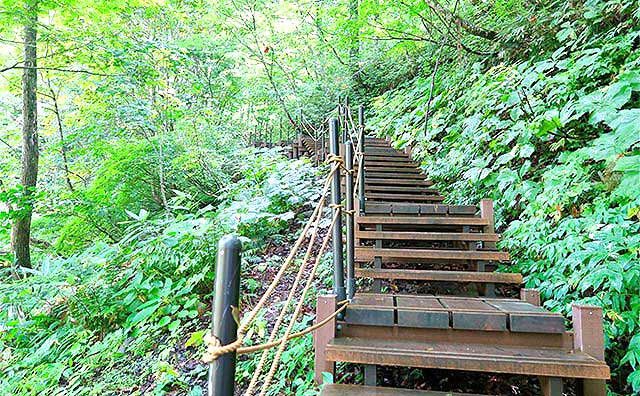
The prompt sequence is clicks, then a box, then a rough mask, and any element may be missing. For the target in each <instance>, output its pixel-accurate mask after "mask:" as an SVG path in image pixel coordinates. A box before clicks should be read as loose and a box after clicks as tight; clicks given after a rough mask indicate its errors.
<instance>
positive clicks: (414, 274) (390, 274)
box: [355, 267, 522, 284]
mask: <svg viewBox="0 0 640 396" xmlns="http://www.w3.org/2000/svg"><path fill="white" fill-rule="evenodd" d="M355 275H356V278H373V279H402V280H421V281H429V282H463V283H504V284H521V283H522V275H520V274H511V273H502V272H474V271H431V270H411V269H379V268H378V269H376V268H359V267H357V268H355Z"/></svg>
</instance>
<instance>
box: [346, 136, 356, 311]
mask: <svg viewBox="0 0 640 396" xmlns="http://www.w3.org/2000/svg"><path fill="white" fill-rule="evenodd" d="M344 166H345V168H346V169H347V175H346V176H345V178H346V180H345V183H346V188H345V192H344V195H345V209H346V215H347V217H346V221H347V280H346V282H347V298H348V299H349V300H351V299H352V298H353V295H354V294H355V291H356V280H355V269H354V265H355V231H354V224H355V220H354V215H355V213H354V212H353V142H352V141H351V140H349V141H347V142H346V143H345V144H344Z"/></svg>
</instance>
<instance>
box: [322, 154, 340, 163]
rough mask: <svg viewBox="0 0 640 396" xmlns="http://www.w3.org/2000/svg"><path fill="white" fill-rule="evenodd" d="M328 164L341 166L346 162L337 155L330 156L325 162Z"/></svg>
mask: <svg viewBox="0 0 640 396" xmlns="http://www.w3.org/2000/svg"><path fill="white" fill-rule="evenodd" d="M324 162H325V163H326V164H340V165H342V163H343V162H344V160H343V159H342V157H340V156H339V155H336V154H329V155H328V156H327V159H326V160H325V161H324Z"/></svg>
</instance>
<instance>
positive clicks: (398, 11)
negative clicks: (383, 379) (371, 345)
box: [0, 0, 640, 395]
mask: <svg viewBox="0 0 640 396" xmlns="http://www.w3.org/2000/svg"><path fill="white" fill-rule="evenodd" d="M354 4H356V5H357V11H358V13H357V15H356V14H354V13H353V9H354V8H353V5H354ZM433 4H440V6H442V7H444V8H446V9H447V10H449V11H453V10H455V13H456V14H457V15H458V16H459V17H461V18H463V19H464V20H465V21H467V22H469V23H470V24H471V25H472V27H475V28H477V29H476V31H473V30H469V29H466V28H464V27H463V26H462V25H456V23H453V22H452V20H450V19H448V18H449V17H448V16H447V15H449V14H447V13H446V12H445V13H438V12H436V10H435V9H434V8H433ZM39 7H40V18H39V22H40V26H39V29H38V34H39V42H38V52H39V54H40V55H41V58H40V59H39V60H38V62H39V67H40V68H41V69H40V70H39V96H38V97H39V101H40V103H39V132H40V147H41V151H40V155H41V159H40V169H39V170H40V177H39V181H38V191H37V194H36V198H35V200H33V201H25V199H24V195H23V189H22V187H21V186H20V185H19V156H20V153H19V152H20V150H19V145H20V127H21V124H20V123H21V120H20V113H21V97H20V95H21V93H20V78H21V73H20V72H21V69H19V67H20V65H21V63H20V62H21V59H22V53H21V46H20V40H21V24H22V23H23V22H24V20H23V9H24V2H23V1H19V0H18V1H17V0H5V1H3V3H2V5H1V8H2V9H0V70H2V72H0V77H2V78H0V139H1V140H0V175H1V176H2V177H1V178H0V279H1V282H2V283H0V296H1V297H0V307H1V310H0V353H1V355H0V393H2V394H17V395H36V394H38V395H39V394H56V395H59V394H69V395H72V394H73V395H75V394H98V393H100V394H119V393H122V392H124V390H127V391H128V392H131V393H132V394H142V393H154V394H164V393H167V392H176V393H179V394H192V395H198V394H201V393H202V384H203V379H204V377H205V375H206V373H205V371H204V368H203V366H200V365H197V364H195V363H194V362H195V360H196V359H197V358H198V355H199V353H200V351H199V348H201V346H200V340H201V337H202V332H201V330H202V329H203V328H204V327H206V326H205V325H204V324H205V323H206V322H207V320H208V316H209V315H208V312H206V304H207V303H208V301H209V299H210V294H211V285H212V284H213V273H214V272H213V271H214V268H213V265H212V263H213V262H214V257H215V254H216V252H215V244H216V241H217V239H218V238H219V237H220V236H221V235H223V234H224V233H227V232H231V231H235V232H238V233H239V234H241V235H243V236H244V237H246V238H247V239H246V241H245V243H246V247H247V249H248V253H247V255H246V264H245V265H246V266H252V265H265V266H267V265H275V262H274V263H269V262H268V263H261V261H260V260H258V259H257V257H258V256H261V251H262V249H263V248H264V246H265V245H266V244H267V243H279V244H283V243H286V242H287V241H289V240H291V239H292V238H294V237H295V235H290V234H289V229H290V228H291V227H293V228H295V227H296V224H298V222H299V221H300V220H301V219H300V217H301V216H302V217H303V215H300V214H299V213H303V212H304V211H305V210H307V206H306V205H307V203H308V202H311V201H313V200H315V199H316V198H317V194H318V191H317V187H315V186H316V183H315V181H314V180H315V179H314V178H315V175H316V172H317V170H316V169H314V168H312V167H311V166H310V165H309V164H307V163H304V162H290V161H287V160H285V159H284V157H283V155H282V153H279V152H278V150H254V149H248V148H247V146H248V144H247V142H248V140H250V138H251V137H252V136H253V137H254V138H255V135H256V133H257V132H259V133H260V135H261V138H262V139H267V138H269V136H270V138H271V139H272V140H277V138H278V137H280V136H283V137H284V138H285V139H286V138H293V137H294V136H295V124H296V123H297V122H298V117H299V113H300V112H301V111H302V112H303V113H304V116H305V118H306V119H308V120H309V121H310V122H311V123H313V124H315V125H321V124H322V123H324V122H325V121H326V117H327V115H328V114H329V113H330V111H331V110H332V109H333V108H334V106H335V103H336V100H337V98H338V96H344V95H348V96H349V98H350V100H351V103H365V104H366V108H367V125H368V129H369V130H371V131H372V132H374V133H377V134H379V135H380V136H390V137H392V139H393V141H394V144H396V145H397V146H398V147H405V146H407V145H411V146H412V148H413V152H414V154H415V157H416V158H418V159H419V160H421V161H422V166H423V167H424V169H425V170H426V171H427V172H428V173H429V175H430V177H431V178H432V179H433V180H434V181H436V183H437V187H438V188H439V189H441V190H442V191H443V192H444V194H445V195H446V196H447V197H448V200H449V202H450V203H459V204H462V203H469V204H474V203H477V202H478V201H479V200H480V199H481V198H485V197H490V198H493V199H494V200H495V202H496V214H497V220H498V226H499V228H500V230H501V231H502V232H503V237H504V240H503V242H502V247H503V248H505V249H509V250H510V252H511V254H512V257H513V258H514V262H515V266H513V267H510V269H507V268H505V269H504V270H514V271H520V272H522V273H524V274H525V275H526V282H527V286H529V287H537V288H539V289H540V290H541V291H542V295H543V298H544V300H545V305H546V306H547V307H548V308H550V309H553V310H556V311H559V312H562V313H563V314H565V315H567V316H569V315H570V306H571V304H572V303H574V302H579V303H590V304H597V305H600V306H602V307H603V308H604V311H605V320H606V335H607V361H608V363H609V364H610V366H611V367H612V369H613V374H614V378H613V380H612V381H611V387H610V389H611V392H612V394H633V392H638V391H640V374H638V373H640V369H639V366H640V331H639V330H638V328H639V326H640V297H639V296H640V290H639V286H638V285H639V284H640V279H639V277H640V258H639V254H640V252H639V250H640V237H639V236H638V235H639V232H638V231H640V225H639V220H640V217H639V216H640V187H639V186H640V151H639V143H640V142H639V140H640V64H639V63H640V59H639V55H638V54H639V51H638V47H639V46H640V37H639V36H640V33H639V29H638V26H639V25H640V23H639V19H640V11H639V9H640V7H638V3H637V1H632V0H586V1H574V2H566V1H529V0H526V1H525V0H496V1H492V2H477V1H467V0H460V1H446V2H445V1H443V2H440V3H437V2H431V1H424V0H408V1H402V2H382V1H378V0H360V1H355V2H354V0H350V1H349V0H344V1H335V0H326V1H325V0H322V1H316V2H304V1H287V2H272V1H245V0H239V1H233V2H230V1H220V2H206V1H202V0H188V1H175V0H157V1H155V0H144V1H110V2H95V1H85V0H83V1H64V0H63V1H56V2H51V1H40V2H39ZM478 30H479V32H478ZM436 65H437V66H436ZM433 76H435V81H432V78H433ZM432 87H433V89H432ZM430 97H432V100H431V101H430V100H429V98H430ZM56 108H57V111H56ZM427 108H429V113H428V117H425V116H426V112H427ZM425 118H428V120H427V123H426V124H427V125H426V128H425ZM29 205H31V206H33V207H34V208H35V215H34V221H33V236H34V241H33V248H32V250H33V257H34V269H33V270H31V271H24V272H21V271H20V269H15V268H13V266H12V265H11V264H12V258H11V257H10V255H9V254H8V251H9V229H10V223H11V220H12V219H14V218H16V216H20V215H21V213H22V212H21V208H24V207H26V206H29ZM325 267H326V266H325ZM265 268H266V267H265ZM325 270H326V268H325ZM326 278H330V277H328V276H327V277H326ZM243 282H244V283H243V292H244V293H245V297H246V298H247V300H251V298H252V296H253V294H254V293H256V292H257V290H259V289H260V280H255V279H250V278H246V279H243ZM311 301H312V299H310V304H312V302H311ZM263 319H264V318H263ZM307 319H308V318H305V319H304V321H306V320H307ZM304 321H303V322H302V323H304ZM265 328H266V319H264V320H263V321H259V323H258V324H257V325H256V327H255V328H254V329H252V331H254V332H256V334H261V333H264V331H265ZM310 344H311V341H310V338H304V339H301V340H299V341H296V342H295V343H293V344H292V347H291V349H289V350H288V351H287V355H286V356H285V359H286V361H285V364H284V365H283V367H284V368H283V369H282V370H281V371H280V372H279V376H278V378H277V386H275V387H274V388H273V390H272V392H273V394H278V393H279V392H280V393H285V394H307V393H314V392H315V390H314V389H313V387H312V378H311V375H310V370H309V367H310V365H311V364H312V363H311V357H310V356H311V354H310V353H309V351H310V349H311V345H310ZM185 362H186V363H185ZM253 367H255V361H254V360H252V359H247V360H243V361H242V362H241V364H240V367H239V380H240V381H241V382H242V383H244V381H246V377H248V375H249V374H250V373H251V371H252V369H253Z"/></svg>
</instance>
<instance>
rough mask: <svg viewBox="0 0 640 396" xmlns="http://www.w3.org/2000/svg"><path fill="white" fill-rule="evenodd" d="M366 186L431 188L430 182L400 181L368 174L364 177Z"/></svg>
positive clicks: (431, 183)
mask: <svg viewBox="0 0 640 396" xmlns="http://www.w3.org/2000/svg"><path fill="white" fill-rule="evenodd" d="M365 184H366V185H373V184H376V185H388V186H432V185H433V182H432V181H431V180H402V179H394V178H390V177H387V176H383V177H373V176H372V175H370V174H367V175H365Z"/></svg>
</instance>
